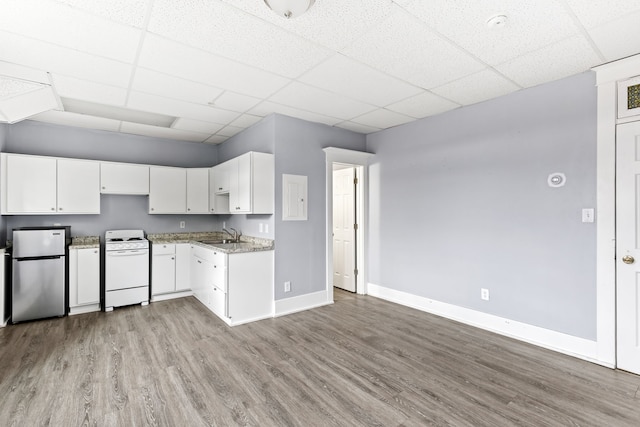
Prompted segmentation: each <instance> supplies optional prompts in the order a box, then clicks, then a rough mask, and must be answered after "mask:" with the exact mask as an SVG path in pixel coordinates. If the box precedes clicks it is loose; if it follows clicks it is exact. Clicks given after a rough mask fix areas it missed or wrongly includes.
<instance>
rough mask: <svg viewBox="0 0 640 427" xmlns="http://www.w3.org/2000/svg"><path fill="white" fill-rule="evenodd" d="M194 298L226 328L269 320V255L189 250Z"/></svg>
mask: <svg viewBox="0 0 640 427" xmlns="http://www.w3.org/2000/svg"><path fill="white" fill-rule="evenodd" d="M191 267H192V270H191V283H192V286H193V291H194V295H195V296H196V298H198V299H199V300H200V302H202V303H203V304H204V305H205V306H206V307H207V308H208V309H209V310H211V311H212V312H213V313H215V314H216V315H217V316H218V317H220V318H221V319H222V320H223V321H225V322H226V323H227V324H229V325H232V326H233V325H240V324H243V323H248V322H253V321H255V320H261V319H266V318H270V317H273V251H260V252H244V253H235V254H226V253H223V252H219V251H216V250H215V249H209V248H205V247H202V246H197V245H193V246H192V247H191Z"/></svg>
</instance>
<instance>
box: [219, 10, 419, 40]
mask: <svg viewBox="0 0 640 427" xmlns="http://www.w3.org/2000/svg"><path fill="white" fill-rule="evenodd" d="M223 1H224V2H226V3H227V4H230V5H233V6H235V7H237V8H239V9H241V10H243V11H245V12H248V13H251V14H252V15H254V16H256V17H259V18H260V19H263V20H265V21H267V22H269V23H271V24H273V25H277V26H279V27H281V28H283V29H285V30H286V31H290V32H292V33H295V34H297V35H299V36H302V37H304V38H306V39H308V40H311V41H314V42H316V43H318V44H320V45H323V46H326V47H328V48H330V49H333V50H340V49H342V48H344V47H345V46H347V45H349V44H350V43H352V42H353V41H355V40H356V39H357V38H358V37H360V36H361V35H362V34H364V33H365V32H367V31H368V30H369V29H371V28H375V27H376V25H377V24H378V22H380V21H381V20H382V19H384V18H385V17H386V16H388V15H389V13H391V11H392V10H393V7H392V2H390V1H389V0H349V1H344V0H322V6H321V7H316V6H318V5H319V4H320V3H319V2H318V3H316V5H315V6H313V7H312V8H311V9H310V10H309V11H308V12H307V13H305V14H304V15H302V16H300V17H299V18H296V19H291V20H287V19H284V18H282V17H280V16H278V15H276V14H275V13H274V12H273V11H271V10H270V9H269V8H268V7H266V5H265V4H264V2H263V1H256V0H223ZM407 2H408V1H407V0H403V1H402V3H407ZM395 3H400V2H398V1H396V2H395Z"/></svg>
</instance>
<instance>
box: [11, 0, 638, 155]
mask: <svg viewBox="0 0 640 427" xmlns="http://www.w3.org/2000/svg"><path fill="white" fill-rule="evenodd" d="M496 15H505V16H506V21H505V22H504V24H503V25H497V26H493V27H492V26H489V25H488V20H489V19H490V18H492V17H494V16H496ZM638 22H640V1H638V0H589V1H585V0H539V1H536V2H525V1H513V0H483V1H481V2H479V1H476V0H457V1H455V2H452V1H450V0H429V1H426V0H350V1H344V0H317V1H316V2H315V4H314V5H313V6H312V7H311V9H310V10H309V11H307V13H305V14H303V15H301V16H299V17H298V18H295V19H285V18H283V17H280V16H277V15H276V14H275V13H273V12H272V11H271V10H269V9H268V7H267V6H266V5H265V2H264V0H110V1H104V0H2V1H0V78H1V79H4V80H7V79H8V80H7V81H9V83H8V84H11V83H12V80H11V79H18V80H14V81H23V82H26V83H25V84H23V85H22V86H20V87H27V86H28V83H29V82H34V83H38V84H44V85H45V86H46V87H47V88H49V89H47V90H49V91H51V90H53V92H55V94H56V95H57V96H59V97H60V98H62V100H63V106H64V105H65V104H66V105H68V106H69V111H57V110H55V109H54V110H51V111H46V112H44V113H40V114H36V115H35V116H34V117H32V118H33V119H34V120H41V121H47V122H50V123H57V124H64V125H70V126H78V127H86V128H95V129H102V130H111V131H120V132H129V133H133V134H139V135H148V136H155V137H161V138H172V139H182V140H186V141H194V142H205V143H211V144H218V143H221V142H224V141H225V140H227V139H228V138H230V137H233V135H236V134H237V133H239V132H241V131H242V130H244V129H246V128H247V127H249V126H252V125H253V124H255V123H257V122H258V121H260V120H261V119H262V118H263V117H266V116H268V115H269V114H272V113H280V114H285V115H289V116H292V117H298V118H301V119H304V120H309V121H314V122H318V123H324V124H327V125H329V126H337V127H340V128H344V129H348V130H351V131H354V132H359V133H363V134H367V133H371V132H376V131H378V130H381V129H385V128H388V127H393V126H398V125H400V124H403V123H407V122H409V121H412V120H417V119H421V118H424V117H429V116H432V115H435V114H440V113H443V112H446V111H449V110H452V109H455V108H460V107H461V106H465V105H470V104H473V103H476V102H482V101H485V100H487V99H491V98H494V97H498V96H501V95H505V94H508V93H511V92H513V91H516V90H520V89H522V88H525V87H531V86H535V85H538V84H543V83H545V82H548V81H552V80H556V79H559V78H563V77H566V76H569V75H572V74H577V73H580V72H584V71H587V70H589V69H590V68H591V67H593V66H595V65H599V64H601V63H603V62H605V61H612V60H616V59H619V58H621V57H625V56H629V55H634V54H638V53H640V26H638V25H637V23H638ZM42 76H45V77H46V78H45V77H42ZM43 79H44V80H46V81H42V80H43ZM4 80H3V81H4ZM50 84H51V86H49V85H50ZM17 87H18V86H17ZM15 96H16V97H17V98H20V97H24V101H25V102H26V101H27V99H28V98H27V97H28V92H26V89H25V92H24V93H19V94H17V95H15ZM16 101H20V100H19V99H17V100H16ZM25 102H15V103H14V104H15V105H24V104H25ZM83 103H85V104H83ZM86 103H89V104H86ZM90 104H91V105H94V107H95V108H92V109H91V111H88V110H87V111H85V112H84V114H79V113H78V111H79V110H78V108H80V107H79V106H82V105H90ZM100 105H103V106H104V108H98V107H99V106H100ZM72 106H73V108H72ZM116 107H119V108H120V109H121V111H120V114H123V115H124V116H123V117H125V118H126V120H127V121H124V120H125V119H123V118H120V119H113V118H107V117H108V114H111V113H110V111H111V110H110V108H116ZM127 109H128V110H127ZM71 110H73V111H76V112H71ZM40 111H42V110H40ZM127 111H128V112H127ZM145 112H146V113H150V114H151V113H153V114H156V115H161V116H159V118H161V119H162V120H163V123H165V122H166V123H170V126H169V125H167V124H160V122H158V123H156V125H155V126H153V125H150V124H148V123H147V124H145V123H144V122H143V121H140V122H137V123H133V122H131V121H128V120H135V119H136V118H141V117H143V114H142V115H141V113H145ZM93 114H97V115H93ZM100 114H104V115H102V116H100ZM140 120H143V119H140ZM145 120H146V119H145ZM167 126H169V127H167Z"/></svg>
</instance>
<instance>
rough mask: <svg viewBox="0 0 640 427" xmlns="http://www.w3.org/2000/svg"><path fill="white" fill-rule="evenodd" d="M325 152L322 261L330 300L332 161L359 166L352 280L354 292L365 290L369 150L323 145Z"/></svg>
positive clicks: (331, 291) (331, 286)
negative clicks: (354, 285) (324, 259)
mask: <svg viewBox="0 0 640 427" xmlns="http://www.w3.org/2000/svg"><path fill="white" fill-rule="evenodd" d="M323 151H324V152H325V155H326V164H325V167H326V170H325V178H326V207H327V211H326V222H327V224H326V245H325V247H326V260H327V266H326V271H325V281H326V292H327V301H331V302H332V301H333V280H332V276H333V164H334V163H344V164H350V165H353V166H354V167H356V168H358V169H359V173H360V175H361V176H360V177H359V179H360V181H359V184H360V185H358V189H357V191H356V198H357V199H359V200H360V203H359V205H360V206H361V207H362V209H359V212H358V224H359V225H358V236H357V239H358V254H357V266H356V268H357V269H358V277H357V280H356V293H358V294H366V293H367V268H366V266H367V251H366V250H365V248H366V245H367V238H368V233H367V224H366V219H367V215H368V214H369V204H368V203H369V199H368V193H369V180H368V178H369V174H368V165H369V161H370V159H371V158H372V157H373V154H372V153H366V152H363V151H355V150H347V149H344V148H336V147H327V148H323Z"/></svg>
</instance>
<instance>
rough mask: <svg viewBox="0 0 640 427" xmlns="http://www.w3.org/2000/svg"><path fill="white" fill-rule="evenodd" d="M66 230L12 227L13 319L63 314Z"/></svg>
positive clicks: (68, 239)
mask: <svg viewBox="0 0 640 427" xmlns="http://www.w3.org/2000/svg"><path fill="white" fill-rule="evenodd" d="M69 230H70V229H69V227H53V228H42V227H29V228H19V229H14V230H13V252H12V253H13V255H12V257H13V263H12V267H13V269H12V270H13V278H12V284H11V286H12V299H11V303H12V304H11V321H12V322H13V323H16V322H23V321H25V320H34V319H42V318H45V317H54V316H64V315H65V314H66V310H67V295H66V294H67V250H68V243H69V241H70V237H71V236H70V235H69V234H70V233H69Z"/></svg>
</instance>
